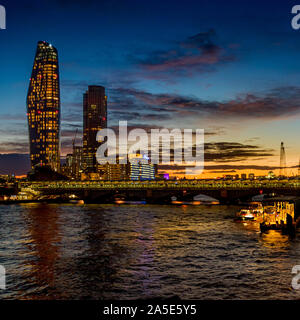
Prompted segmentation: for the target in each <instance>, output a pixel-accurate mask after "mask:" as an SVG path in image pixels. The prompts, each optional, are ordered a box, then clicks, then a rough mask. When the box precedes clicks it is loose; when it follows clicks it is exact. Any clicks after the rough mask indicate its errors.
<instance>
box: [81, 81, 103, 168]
mask: <svg viewBox="0 0 300 320" xmlns="http://www.w3.org/2000/svg"><path fill="white" fill-rule="evenodd" d="M106 127H107V97H106V95H105V88H104V87H102V86H89V87H88V90H87V91H86V93H85V94H84V95H83V163H84V170H85V171H86V172H97V171H99V165H98V164H97V160H96V151H97V149H98V147H99V146H100V143H99V142H97V140H96V137H97V133H98V131H99V130H101V129H104V128H106Z"/></svg>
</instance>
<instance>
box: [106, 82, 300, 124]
mask: <svg viewBox="0 0 300 320" xmlns="http://www.w3.org/2000/svg"><path fill="white" fill-rule="evenodd" d="M111 98H112V103H111V104H110V105H109V109H111V110H112V111H113V112H114V111H115V110H116V111H119V110H124V109H126V114H127V115H128V117H130V113H131V112H136V111H137V110H140V111H141V115H139V117H140V118H141V117H142V114H143V110H144V111H148V112H149V111H150V110H151V111H152V113H153V116H154V114H159V115H162V120H164V119H167V118H168V116H167V115H168V114H169V115H170V116H171V117H172V119H176V118H180V119H183V118H195V117H199V118H203V117H205V118H212V119H214V120H216V119H218V118H222V119H225V120H226V119H227V120H228V119H233V118H239V119H244V120H248V119H256V120H259V119H261V120H267V119H278V118H281V119H282V118H283V117H291V116H294V115H297V114H299V112H300V87H291V86H290V87H277V88H274V89H272V90H269V91H267V92H262V93H257V94H254V93H247V94H240V95H238V96H237V97H236V98H235V99H232V100H228V101H216V100H210V101H208V100H203V99H200V98H197V97H194V96H182V95H178V94H170V93H161V94H160V93H150V92H147V91H143V90H137V89H133V88H118V89H114V90H113V93H112V97H111ZM146 120H147V119H146Z"/></svg>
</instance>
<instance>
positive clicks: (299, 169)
mask: <svg viewBox="0 0 300 320" xmlns="http://www.w3.org/2000/svg"><path fill="white" fill-rule="evenodd" d="M298 178H300V159H299V164H298Z"/></svg>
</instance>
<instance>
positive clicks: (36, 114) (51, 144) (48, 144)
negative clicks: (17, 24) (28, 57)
mask: <svg viewBox="0 0 300 320" xmlns="http://www.w3.org/2000/svg"><path fill="white" fill-rule="evenodd" d="M27 118H28V128H29V144H30V159H31V167H32V168H34V167H35V166H37V165H39V166H50V167H51V168H52V169H53V170H55V171H59V169H60V142H59V138H60V89H59V67H58V54H57V50H56V48H54V47H53V46H52V45H51V44H49V43H47V42H45V41H39V42H38V46H37V50H36V55H35V59H34V64H33V69H32V74H31V78H30V84H29V89H28V95H27Z"/></svg>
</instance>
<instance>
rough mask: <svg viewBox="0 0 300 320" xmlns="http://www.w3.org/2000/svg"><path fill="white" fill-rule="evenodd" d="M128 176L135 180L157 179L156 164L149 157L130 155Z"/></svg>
mask: <svg viewBox="0 0 300 320" xmlns="http://www.w3.org/2000/svg"><path fill="white" fill-rule="evenodd" d="M128 176H129V180H133V181H144V180H155V166H154V164H152V163H150V161H149V158H147V157H143V156H142V155H134V156H132V155H129V163H128Z"/></svg>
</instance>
